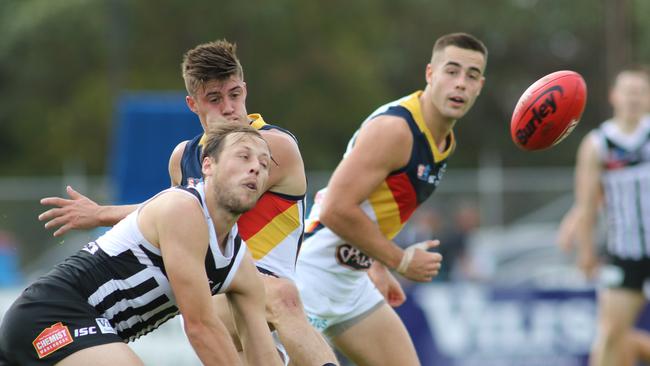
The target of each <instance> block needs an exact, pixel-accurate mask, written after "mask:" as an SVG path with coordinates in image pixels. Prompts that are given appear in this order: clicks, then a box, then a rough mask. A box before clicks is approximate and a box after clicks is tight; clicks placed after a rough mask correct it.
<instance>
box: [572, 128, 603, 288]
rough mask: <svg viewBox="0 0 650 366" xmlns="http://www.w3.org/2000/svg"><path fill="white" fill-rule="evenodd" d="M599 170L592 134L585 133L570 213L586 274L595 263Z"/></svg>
mask: <svg viewBox="0 0 650 366" xmlns="http://www.w3.org/2000/svg"><path fill="white" fill-rule="evenodd" d="M601 170H602V168H601V166H600V161H599V159H598V150H597V147H596V145H595V143H594V141H593V139H592V136H591V135H587V136H586V137H585V138H584V139H583V140H582V143H581V144H580V147H579V148H578V158H577V162H576V173H575V174H576V175H575V197H576V198H575V199H576V202H575V205H574V208H573V215H574V216H575V218H574V219H575V225H576V233H575V234H576V240H577V243H578V265H579V266H580V268H581V269H582V270H583V272H584V273H585V274H586V275H587V276H589V277H590V276H592V275H593V270H594V269H595V266H596V253H595V248H594V238H593V236H594V226H595V224H596V218H597V214H598V202H599V197H600V195H601V191H602V187H601V184H600V174H601Z"/></svg>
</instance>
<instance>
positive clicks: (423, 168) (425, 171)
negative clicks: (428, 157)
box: [417, 164, 431, 182]
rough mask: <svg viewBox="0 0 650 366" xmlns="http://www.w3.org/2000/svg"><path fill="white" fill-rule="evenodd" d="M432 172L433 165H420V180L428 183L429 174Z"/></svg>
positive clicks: (418, 174)
mask: <svg viewBox="0 0 650 366" xmlns="http://www.w3.org/2000/svg"><path fill="white" fill-rule="evenodd" d="M430 172H431V165H429V164H426V165H424V164H418V171H417V176H418V179H419V180H423V181H425V182H426V181H428V180H429V173H430Z"/></svg>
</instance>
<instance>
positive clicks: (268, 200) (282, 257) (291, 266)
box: [181, 114, 305, 278]
mask: <svg viewBox="0 0 650 366" xmlns="http://www.w3.org/2000/svg"><path fill="white" fill-rule="evenodd" d="M248 117H249V119H250V120H251V126H253V127H254V128H255V129H257V130H270V129H274V130H279V131H282V132H284V133H287V134H288V135H290V136H291V137H293V138H294V139H295V137H294V136H293V135H292V134H291V133H290V132H289V131H287V130H285V129H283V128H280V127H277V126H274V125H270V124H267V123H266V122H264V119H263V118H262V116H261V115H259V114H250V115H249V116H248ZM204 139H205V135H198V136H196V137H195V138H194V139H192V140H190V141H189V142H188V143H187V145H186V146H185V151H184V152H183V157H182V159H181V170H182V173H183V178H182V181H181V184H182V185H187V184H192V183H193V182H196V181H200V180H201V176H202V174H201V164H200V158H201V147H202V146H203V141H204ZM304 212H305V196H304V195H301V196H290V195H285V194H281V193H276V192H272V191H266V192H264V193H263V194H262V196H261V197H260V199H259V200H258V201H257V204H256V205H255V207H253V208H252V209H251V210H250V211H248V212H246V213H244V214H243V215H242V216H241V217H240V218H239V220H238V221H237V226H238V229H239V235H240V236H241V238H242V239H243V240H244V241H245V242H246V245H247V246H248V249H249V250H250V251H251V254H252V255H253V259H254V260H255V265H256V266H257V267H258V269H259V270H260V271H261V272H264V273H268V274H273V275H277V276H280V277H286V278H293V276H294V270H295V265H296V258H297V256H298V251H299V250H300V245H301V244H302V238H303V231H304Z"/></svg>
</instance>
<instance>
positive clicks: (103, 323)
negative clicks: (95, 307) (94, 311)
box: [95, 318, 117, 334]
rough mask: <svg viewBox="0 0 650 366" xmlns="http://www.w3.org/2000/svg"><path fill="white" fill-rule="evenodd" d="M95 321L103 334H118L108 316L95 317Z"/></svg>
mask: <svg viewBox="0 0 650 366" xmlns="http://www.w3.org/2000/svg"><path fill="white" fill-rule="evenodd" d="M95 323H97V326H98V327H99V331H100V332H101V333H102V334H117V331H116V330H115V329H114V328H113V326H112V325H111V323H110V322H109V321H108V319H106V318H95Z"/></svg>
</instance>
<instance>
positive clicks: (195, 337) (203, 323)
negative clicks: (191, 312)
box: [183, 317, 221, 342]
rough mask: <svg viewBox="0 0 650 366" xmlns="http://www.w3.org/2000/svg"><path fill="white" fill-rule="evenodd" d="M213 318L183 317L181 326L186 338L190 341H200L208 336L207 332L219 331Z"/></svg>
mask: <svg viewBox="0 0 650 366" xmlns="http://www.w3.org/2000/svg"><path fill="white" fill-rule="evenodd" d="M214 323H215V320H212V319H201V318H200V317H184V318H183V328H184V330H185V334H186V335H187V338H188V339H189V340H190V341H191V342H194V341H201V340H203V339H207V338H208V336H207V335H208V334H210V333H212V334H214V333H217V334H219V333H221V332H220V331H219V327H218V326H217V325H216V324H214Z"/></svg>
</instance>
